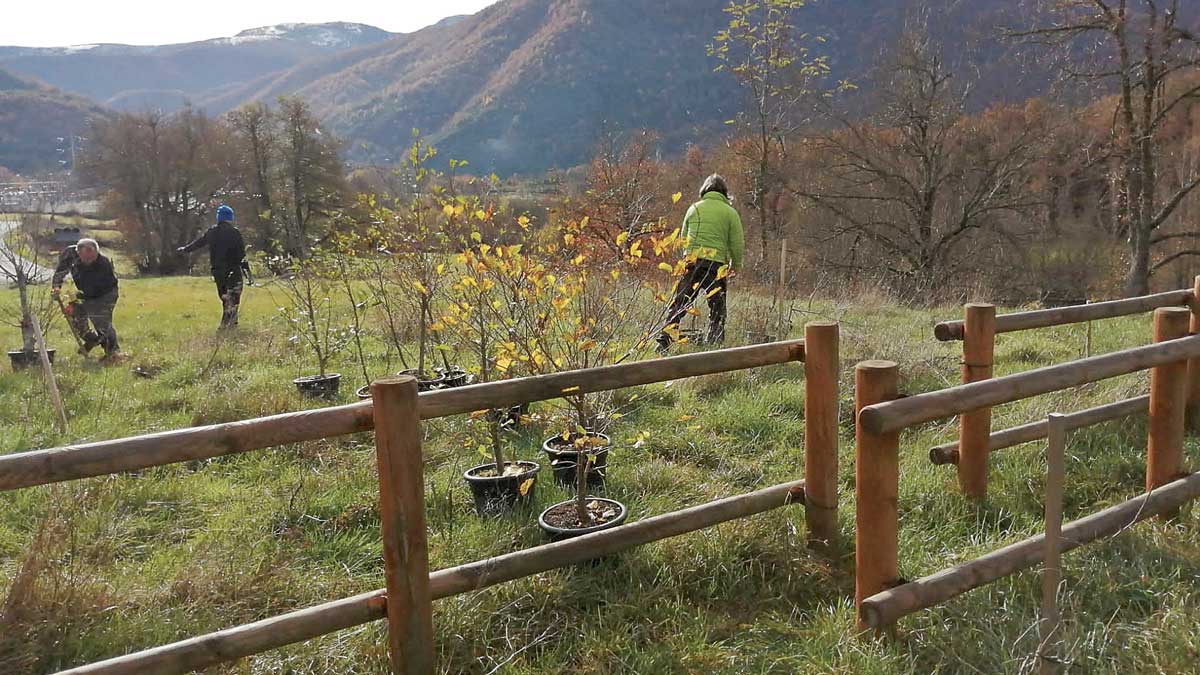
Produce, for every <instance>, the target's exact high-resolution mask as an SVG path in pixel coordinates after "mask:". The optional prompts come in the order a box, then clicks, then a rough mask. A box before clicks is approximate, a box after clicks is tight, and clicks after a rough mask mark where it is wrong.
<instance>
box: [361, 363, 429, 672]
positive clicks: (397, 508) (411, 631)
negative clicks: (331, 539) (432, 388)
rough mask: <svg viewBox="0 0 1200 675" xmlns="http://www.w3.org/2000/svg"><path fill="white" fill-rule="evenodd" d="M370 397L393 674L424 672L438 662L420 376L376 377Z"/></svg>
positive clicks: (389, 650) (389, 647)
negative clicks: (431, 589) (372, 406)
mask: <svg viewBox="0 0 1200 675" xmlns="http://www.w3.org/2000/svg"><path fill="white" fill-rule="evenodd" d="M371 400H372V402H373V403H374V406H375V410H374V415H375V453H376V460H377V461H378V463H379V519H380V521H381V522H382V525H383V566H384V576H385V577H386V579H387V618H388V656H389V657H390V659H391V662H392V672H394V673H398V674H399V675H425V674H426V673H432V672H433V670H434V666H435V663H434V655H433V596H432V595H431V594H430V591H429V548H428V542H427V540H426V534H425V474H424V463H423V457H422V455H421V415H420V412H419V411H418V409H417V378H415V377H412V376H407V375H406V376H400V377H388V378H384V379H382V380H376V381H375V382H373V383H372V384H371Z"/></svg>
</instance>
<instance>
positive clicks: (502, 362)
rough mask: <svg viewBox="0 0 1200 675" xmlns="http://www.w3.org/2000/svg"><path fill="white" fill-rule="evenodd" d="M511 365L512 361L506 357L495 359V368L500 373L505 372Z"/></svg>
mask: <svg viewBox="0 0 1200 675" xmlns="http://www.w3.org/2000/svg"><path fill="white" fill-rule="evenodd" d="M511 365H512V359H510V358H508V357H507V356H501V357H500V358H498V359H496V367H497V368H499V369H500V370H501V371H507V370H508V367H509V366H511Z"/></svg>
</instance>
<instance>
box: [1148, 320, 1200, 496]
mask: <svg viewBox="0 0 1200 675" xmlns="http://www.w3.org/2000/svg"><path fill="white" fill-rule="evenodd" d="M1190 318H1191V312H1190V311H1189V310H1188V309H1186V308H1184V307H1160V308H1159V309H1156V310H1154V341H1155V342H1164V341H1166V340H1175V339H1178V338H1181V337H1185V336H1186V335H1187V332H1188V322H1189V320H1190ZM1187 369H1188V364H1187V362H1186V361H1176V362H1174V363H1167V364H1164V365H1161V366H1155V367H1154V368H1153V369H1152V370H1151V371H1150V421H1149V434H1148V438H1147V439H1146V490H1147V491H1150V490H1153V489H1154V488H1156V487H1161V486H1163V485H1166V484H1167V483H1170V482H1171V481H1173V480H1175V479H1176V478H1178V477H1179V474H1180V473H1181V472H1182V470H1183V435H1184V434H1183V432H1184V408H1185V407H1186V405H1187V382H1186V380H1187Z"/></svg>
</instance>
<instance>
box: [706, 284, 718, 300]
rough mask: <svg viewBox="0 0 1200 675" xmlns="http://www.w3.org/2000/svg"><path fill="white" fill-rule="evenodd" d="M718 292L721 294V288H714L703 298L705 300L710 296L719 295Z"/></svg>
mask: <svg viewBox="0 0 1200 675" xmlns="http://www.w3.org/2000/svg"><path fill="white" fill-rule="evenodd" d="M720 292H721V287H720V286H717V287H716V288H714V289H712V290H711V291H709V292H708V294H707V295H705V296H704V297H705V298H706V299H707V298H711V297H712V296H714V295H716V294H717V293H720Z"/></svg>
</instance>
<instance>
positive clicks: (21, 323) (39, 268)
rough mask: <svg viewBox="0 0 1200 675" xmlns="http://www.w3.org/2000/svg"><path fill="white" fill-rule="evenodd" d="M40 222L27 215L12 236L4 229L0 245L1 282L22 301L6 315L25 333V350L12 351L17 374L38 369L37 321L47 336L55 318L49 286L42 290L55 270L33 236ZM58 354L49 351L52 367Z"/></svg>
mask: <svg viewBox="0 0 1200 675" xmlns="http://www.w3.org/2000/svg"><path fill="white" fill-rule="evenodd" d="M36 218H37V216H36V215H33V214H26V215H23V216H21V220H20V223H19V225H18V226H17V227H16V228H13V229H12V230H9V231H8V232H4V228H0V235H3V236H5V242H4V244H3V245H0V279H4V280H5V281H7V282H8V283H9V284H11V285H12V286H14V287H16V289H17V298H18V303H15V304H14V306H12V307H11V308H6V309H5V311H4V312H3V314H4V316H6V317H10V321H9V323H10V324H11V325H12V326H14V327H16V328H19V329H20V331H21V348H20V349H11V350H8V358H9V360H10V362H11V363H12V367H13V370H20V369H22V368H27V367H29V366H34V365H37V363H38V359H39V356H38V350H37V340H36V337H35V331H34V320H35V318H36V320H37V322H38V325H40V326H41V328H42V331H43V332H45V331H48V330H49V328H50V324H51V323H52V321H53V319H54V316H55V312H54V304H55V303H54V301H53V299H52V296H51V295H50V293H49V291H48V290H46V287H45V286H41V287H39V286H38V284H44V283H45V282H48V281H50V276H51V274H52V273H53V271H54V270H53V269H51V268H50V267H48V266H46V265H47V264H48V261H46V260H45V256H43V255H42V254H41V252H40V251H39V250H38V246H37V240H36V237H35V235H34V232H33V228H34V226H35V224H36ZM54 353H55V350H54V349H51V348H50V347H47V348H46V355H47V357H48V358H49V360H50V362H52V363H53V361H54Z"/></svg>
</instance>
